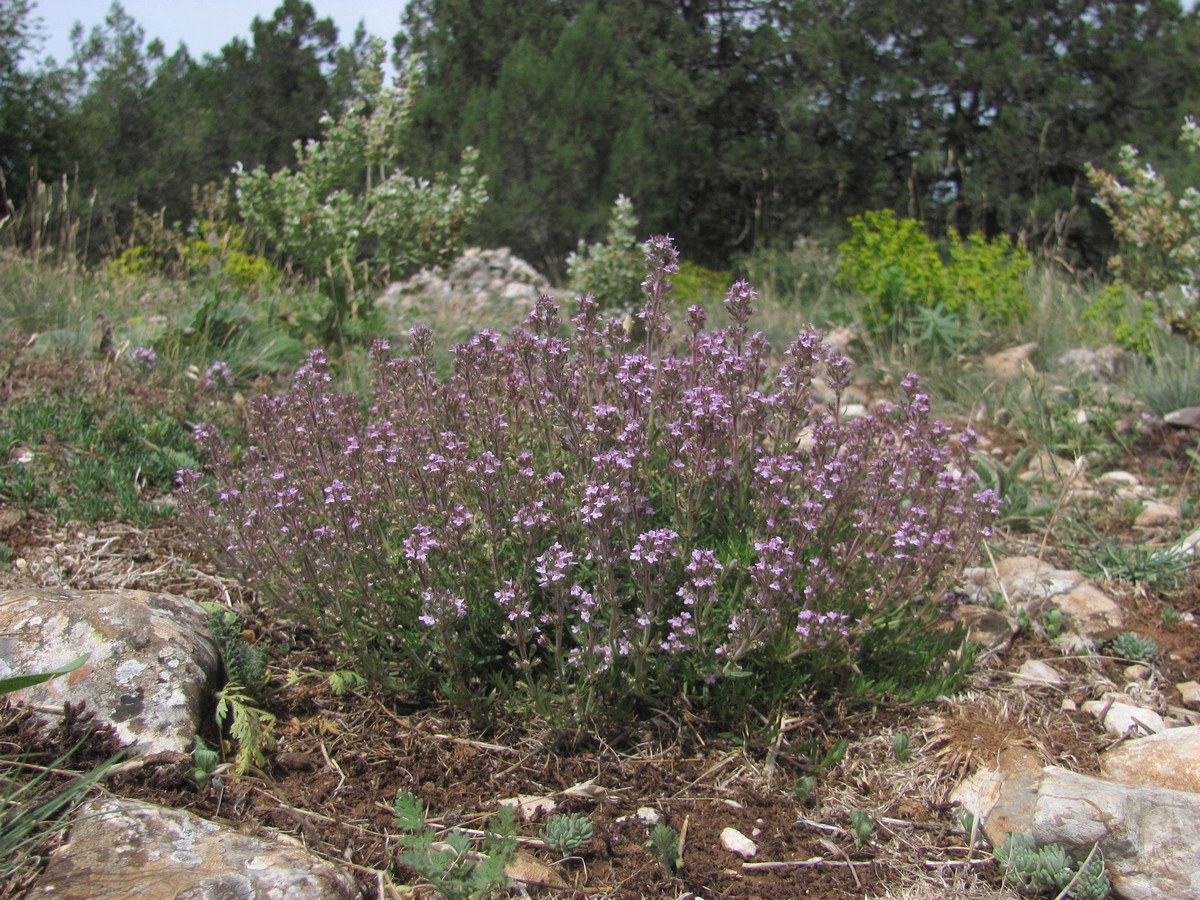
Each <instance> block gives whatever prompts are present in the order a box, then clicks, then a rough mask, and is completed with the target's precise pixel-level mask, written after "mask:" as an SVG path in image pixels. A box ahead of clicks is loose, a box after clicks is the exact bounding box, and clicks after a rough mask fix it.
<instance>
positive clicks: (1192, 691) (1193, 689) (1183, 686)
mask: <svg viewBox="0 0 1200 900" xmlns="http://www.w3.org/2000/svg"><path fill="white" fill-rule="evenodd" d="M1175 690H1177V691H1179V696H1181V697H1182V698H1183V702H1184V703H1186V704H1187V705H1188V706H1200V683H1197V682H1195V681H1184V682H1181V683H1180V684H1177V685H1175Z"/></svg>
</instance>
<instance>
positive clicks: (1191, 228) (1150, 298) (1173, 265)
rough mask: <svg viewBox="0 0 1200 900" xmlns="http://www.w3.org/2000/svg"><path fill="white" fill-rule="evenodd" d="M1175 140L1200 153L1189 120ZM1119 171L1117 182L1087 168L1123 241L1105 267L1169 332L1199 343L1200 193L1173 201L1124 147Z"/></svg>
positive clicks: (1199, 129) (1187, 192)
mask: <svg viewBox="0 0 1200 900" xmlns="http://www.w3.org/2000/svg"><path fill="white" fill-rule="evenodd" d="M1179 139H1180V141H1181V142H1182V143H1183V145H1184V146H1185V147H1186V148H1187V149H1188V150H1189V151H1190V152H1192V153H1196V152H1197V151H1200V126H1197V125H1196V122H1195V121H1194V120H1193V119H1192V118H1191V117H1188V118H1187V119H1185V120H1184V123H1183V129H1182V131H1181V132H1180V136H1179ZM1118 169H1119V175H1120V179H1121V180H1118V177H1117V176H1116V175H1112V174H1110V173H1108V172H1105V171H1103V170H1100V169H1095V168H1093V167H1092V166H1091V165H1090V164H1089V165H1088V179H1089V180H1090V181H1091V183H1092V187H1093V188H1095V190H1096V197H1095V200H1094V202H1095V204H1096V205H1097V206H1099V207H1100V208H1101V209H1103V210H1104V211H1105V212H1106V213H1108V216H1109V218H1110V219H1111V220H1112V225H1113V232H1114V233H1115V234H1116V236H1117V238H1118V239H1119V240H1120V242H1121V252H1120V253H1118V254H1117V255H1116V256H1114V257H1112V259H1110V260H1109V261H1108V262H1109V265H1110V266H1111V267H1112V270H1113V272H1114V273H1115V274H1116V276H1117V279H1118V280H1119V281H1121V282H1123V283H1124V284H1127V285H1128V286H1129V287H1131V288H1133V290H1134V291H1136V292H1137V293H1138V295H1139V296H1140V297H1141V298H1142V300H1143V302H1145V303H1147V304H1152V305H1151V306H1150V308H1151V309H1155V308H1156V309H1157V310H1158V313H1159V314H1160V316H1161V319H1162V321H1163V323H1164V324H1166V325H1167V326H1168V327H1169V328H1170V329H1171V331H1173V332H1175V333H1178V334H1182V335H1184V336H1186V337H1187V338H1188V339H1189V340H1191V341H1192V342H1200V190H1197V189H1196V188H1195V187H1188V188H1185V189H1184V191H1183V193H1182V194H1181V195H1180V196H1179V197H1178V198H1176V197H1175V196H1174V195H1173V194H1172V193H1171V192H1170V191H1169V190H1168V189H1167V183H1166V180H1165V179H1164V178H1163V177H1162V176H1161V175H1159V174H1158V172H1156V171H1155V170H1154V167H1153V166H1151V165H1149V164H1145V165H1142V164H1141V163H1140V160H1139V158H1138V151H1137V150H1135V149H1134V148H1133V147H1130V146H1128V145H1126V146H1125V147H1122V148H1121V152H1120V155H1119V158H1118Z"/></svg>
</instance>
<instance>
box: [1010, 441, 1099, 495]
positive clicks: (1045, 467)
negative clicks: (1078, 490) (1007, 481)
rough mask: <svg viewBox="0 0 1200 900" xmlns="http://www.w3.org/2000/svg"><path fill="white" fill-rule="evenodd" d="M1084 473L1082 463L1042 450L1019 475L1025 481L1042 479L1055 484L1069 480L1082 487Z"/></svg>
mask: <svg viewBox="0 0 1200 900" xmlns="http://www.w3.org/2000/svg"><path fill="white" fill-rule="evenodd" d="M1082 475H1083V469H1082V466H1081V464H1077V463H1075V462H1072V461H1071V460H1069V459H1064V458H1063V457H1061V456H1055V455H1054V454H1053V453H1047V452H1046V451H1045V450H1042V451H1041V452H1039V453H1038V454H1037V455H1036V456H1034V457H1033V458H1031V459H1030V460H1029V464H1028V465H1027V466H1026V467H1025V471H1024V472H1022V473H1021V474H1020V475H1018V476H1017V477H1018V479H1019V480H1021V481H1023V482H1039V481H1040V482H1044V483H1045V484H1055V485H1057V484H1060V483H1062V482H1068V483H1070V484H1072V485H1074V486H1076V487H1080V486H1082V485H1083V483H1084V479H1083V477H1082Z"/></svg>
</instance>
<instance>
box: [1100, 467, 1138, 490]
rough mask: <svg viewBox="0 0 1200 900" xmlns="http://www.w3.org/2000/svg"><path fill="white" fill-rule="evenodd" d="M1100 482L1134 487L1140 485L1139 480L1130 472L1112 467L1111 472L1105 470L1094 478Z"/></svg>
mask: <svg viewBox="0 0 1200 900" xmlns="http://www.w3.org/2000/svg"><path fill="white" fill-rule="evenodd" d="M1096 481H1098V482H1099V483H1100V484H1111V485H1116V486H1117V487H1125V488H1135V487H1138V486H1140V485H1141V483H1142V482H1141V481H1140V480H1139V479H1138V477H1137V476H1136V475H1134V474H1133V473H1132V472H1124V471H1122V470H1120V469H1114V470H1113V471H1111V472H1105V473H1104V474H1103V475H1101V476H1100V477H1099V478H1097V479H1096Z"/></svg>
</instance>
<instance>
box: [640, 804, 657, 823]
mask: <svg viewBox="0 0 1200 900" xmlns="http://www.w3.org/2000/svg"><path fill="white" fill-rule="evenodd" d="M636 815H637V820H638V821H639V822H641V823H642V824H643V825H657V824H658V823H659V822H661V821H662V816H660V815H659V814H658V810H657V809H655V808H654V807H653V806H639V807H638V811H637V813H636Z"/></svg>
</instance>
